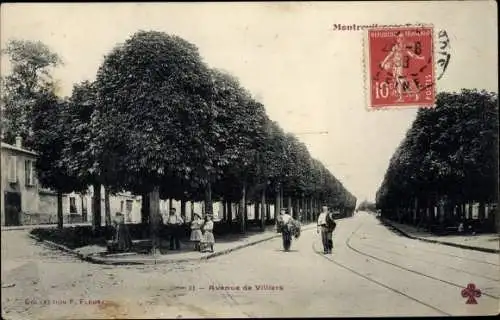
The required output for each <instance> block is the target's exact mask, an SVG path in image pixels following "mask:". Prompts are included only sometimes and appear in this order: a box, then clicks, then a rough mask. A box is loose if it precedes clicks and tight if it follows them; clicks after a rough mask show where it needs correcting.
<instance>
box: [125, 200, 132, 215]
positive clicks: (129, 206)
mask: <svg viewBox="0 0 500 320" xmlns="http://www.w3.org/2000/svg"><path fill="white" fill-rule="evenodd" d="M133 204H134V201H133V200H127V208H126V210H127V211H126V212H127V214H131V213H132V205H133Z"/></svg>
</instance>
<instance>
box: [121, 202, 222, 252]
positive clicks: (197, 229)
mask: <svg viewBox="0 0 500 320" xmlns="http://www.w3.org/2000/svg"><path fill="white" fill-rule="evenodd" d="M158 220H159V221H158V224H159V226H160V237H162V238H167V239H168V241H169V244H170V246H169V249H170V250H180V248H181V243H180V239H181V238H182V235H183V233H184V228H183V226H184V219H183V218H182V217H180V216H178V215H177V214H176V210H175V208H171V209H170V212H169V215H168V217H167V219H166V221H165V222H164V221H163V217H162V216H161V214H158ZM213 230H214V223H213V219H212V215H206V216H205V220H203V219H202V218H201V215H200V214H197V213H195V214H194V219H193V221H191V237H190V241H191V242H193V243H194V250H197V251H200V252H201V251H205V250H208V249H209V250H210V251H211V252H213V250H214V244H215V238H214V234H213ZM112 242H113V244H114V246H113V250H118V251H129V250H130V249H131V247H132V238H131V236H130V232H129V230H128V228H127V225H126V224H125V221H124V217H123V214H122V213H120V212H117V213H116V215H115V219H114V235H113V241H112Z"/></svg>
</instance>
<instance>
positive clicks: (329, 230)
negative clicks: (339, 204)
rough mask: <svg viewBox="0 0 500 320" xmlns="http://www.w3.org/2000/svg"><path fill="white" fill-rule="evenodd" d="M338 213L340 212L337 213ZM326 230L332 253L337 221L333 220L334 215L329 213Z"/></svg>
mask: <svg viewBox="0 0 500 320" xmlns="http://www.w3.org/2000/svg"><path fill="white" fill-rule="evenodd" d="M336 213H338V211H336ZM325 221H326V230H327V236H326V237H327V241H328V250H327V251H328V253H332V250H333V231H334V230H335V228H336V227H337V223H335V219H334V218H333V213H332V212H330V211H328V213H327V214H326V220H325Z"/></svg>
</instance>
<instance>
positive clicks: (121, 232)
mask: <svg viewBox="0 0 500 320" xmlns="http://www.w3.org/2000/svg"><path fill="white" fill-rule="evenodd" d="M115 223H116V226H115V228H116V234H115V241H116V248H117V249H118V251H129V250H130V249H131V248H132V237H131V236H130V232H129V230H128V227H127V225H126V224H125V219H124V217H123V214H121V212H117V213H116V217H115Z"/></svg>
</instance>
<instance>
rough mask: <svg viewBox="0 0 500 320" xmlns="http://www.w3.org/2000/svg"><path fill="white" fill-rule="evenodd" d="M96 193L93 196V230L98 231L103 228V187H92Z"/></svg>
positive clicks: (97, 185) (96, 184)
mask: <svg viewBox="0 0 500 320" xmlns="http://www.w3.org/2000/svg"><path fill="white" fill-rule="evenodd" d="M92 186H93V189H94V193H93V195H92V229H93V231H97V230H98V229H99V228H100V227H101V217H102V216H101V185H100V184H98V183H95V184H93V185H92Z"/></svg>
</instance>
